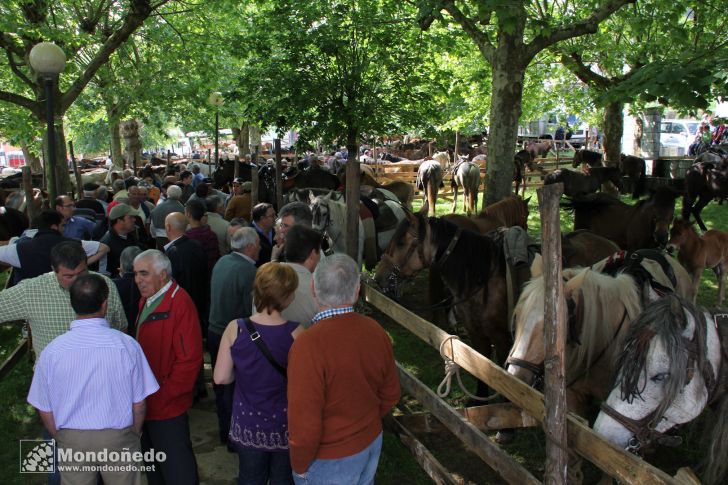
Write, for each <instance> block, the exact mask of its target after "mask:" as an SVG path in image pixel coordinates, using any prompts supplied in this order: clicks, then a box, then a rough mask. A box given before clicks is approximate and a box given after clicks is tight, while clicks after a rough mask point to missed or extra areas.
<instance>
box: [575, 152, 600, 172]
mask: <svg viewBox="0 0 728 485" xmlns="http://www.w3.org/2000/svg"><path fill="white" fill-rule="evenodd" d="M580 165H586V166H589V167H592V168H593V167H603V166H604V162H603V161H602V154H601V153H599V152H593V151H591V150H587V149H586V148H582V149H581V150H577V151H576V152H575V153H574V160H573V161H572V163H571V166H572V167H573V168H578V167H579V166H580Z"/></svg>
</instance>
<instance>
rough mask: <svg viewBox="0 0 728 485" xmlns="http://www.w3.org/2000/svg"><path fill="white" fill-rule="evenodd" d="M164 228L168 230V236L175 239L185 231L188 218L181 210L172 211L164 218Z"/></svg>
mask: <svg viewBox="0 0 728 485" xmlns="http://www.w3.org/2000/svg"><path fill="white" fill-rule="evenodd" d="M164 229H165V231H167V238H168V239H169V240H170V241H173V240H175V239H177V238H178V237H180V236H181V235H182V234H184V233H185V230H186V229H187V218H186V217H185V215H184V214H182V213H181V212H172V213H171V214H169V215H168V216H167V217H166V218H165V219H164Z"/></svg>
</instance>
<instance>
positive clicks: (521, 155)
mask: <svg viewBox="0 0 728 485" xmlns="http://www.w3.org/2000/svg"><path fill="white" fill-rule="evenodd" d="M513 165H514V170H513V181H514V182H515V183H516V191H515V194H516V195H518V189H519V187H520V185H521V183H523V194H524V195H525V193H526V167H528V169H529V170H531V171H533V155H532V154H531V152H529V151H528V150H519V151H518V152H516V154H515V155H514V156H513Z"/></svg>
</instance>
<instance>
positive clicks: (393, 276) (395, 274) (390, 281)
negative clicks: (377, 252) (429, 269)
mask: <svg viewBox="0 0 728 485" xmlns="http://www.w3.org/2000/svg"><path fill="white" fill-rule="evenodd" d="M407 234H409V235H410V236H412V242H411V243H410V245H409V247H408V248H407V252H406V253H405V255H404V258H403V259H402V263H401V266H400V265H399V264H397V263H395V262H394V260H393V259H392V257H391V256H390V255H389V254H387V253H384V254H383V255H382V261H388V262H389V264H390V265H391V266H392V271H390V273H389V276H388V277H387V288H385V289H386V290H387V291H388V292H390V293H394V296H395V297H397V298H399V297H400V296H401V291H400V285H399V283H400V282H402V281H406V280H408V279H410V278H412V277H414V275H415V273H412V274H411V275H409V276H405V275H403V274H402V267H403V266H406V265H407V263H408V262H409V260H410V258H412V255H413V254H414V253H415V251H417V257H418V258H420V262H422V264H423V265H424V263H425V249H424V247H423V246H422V244H421V243H420V238H419V236H418V235H417V234H415V233H414V232H412V231H407Z"/></svg>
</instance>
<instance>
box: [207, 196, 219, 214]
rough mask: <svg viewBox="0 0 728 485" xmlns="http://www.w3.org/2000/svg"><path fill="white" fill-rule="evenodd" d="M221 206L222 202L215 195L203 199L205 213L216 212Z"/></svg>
mask: <svg viewBox="0 0 728 485" xmlns="http://www.w3.org/2000/svg"><path fill="white" fill-rule="evenodd" d="M222 204H223V200H222V199H220V197H218V196H217V195H216V194H213V195H210V196H208V197H207V198H206V199H205V206H206V207H207V212H217V210H218V209H219V208H220V206H221V205H222Z"/></svg>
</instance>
